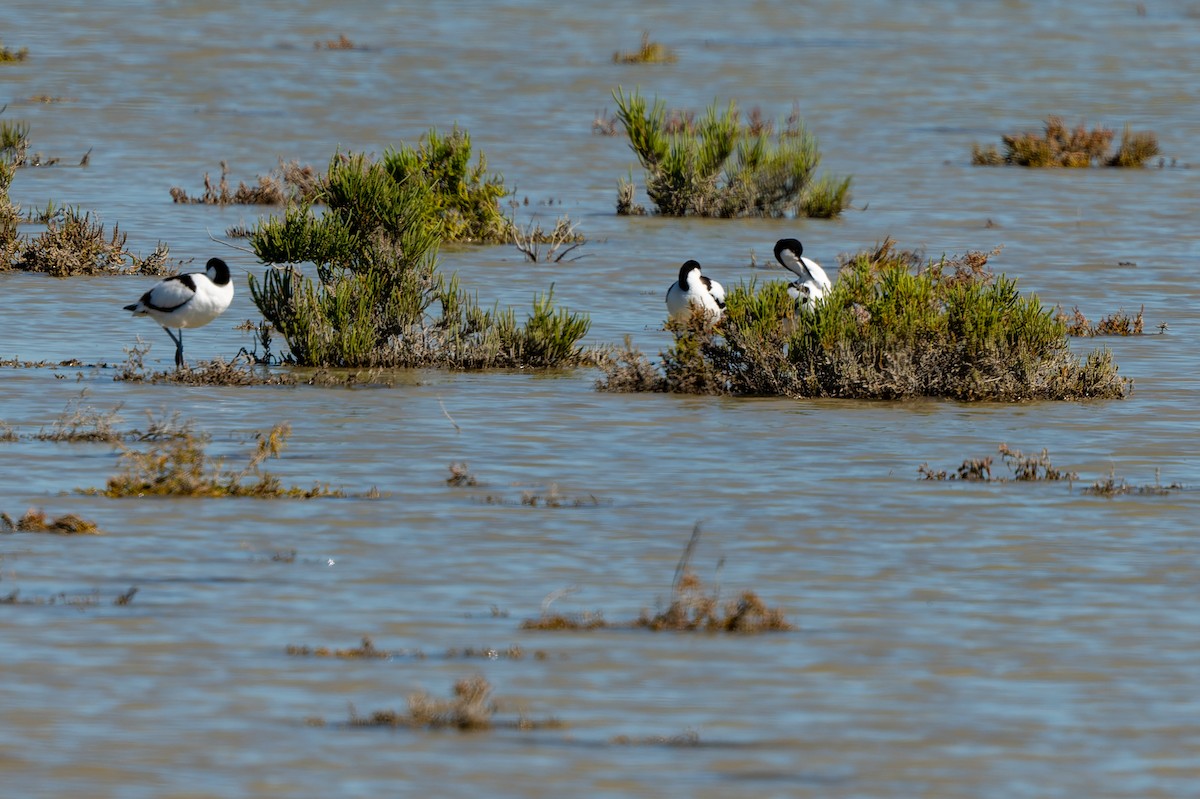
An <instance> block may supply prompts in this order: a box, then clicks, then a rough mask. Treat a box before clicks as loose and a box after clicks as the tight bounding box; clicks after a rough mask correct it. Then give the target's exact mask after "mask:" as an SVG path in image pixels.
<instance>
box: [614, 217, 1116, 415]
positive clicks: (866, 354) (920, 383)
mask: <svg viewBox="0 0 1200 799" xmlns="http://www.w3.org/2000/svg"><path fill="white" fill-rule="evenodd" d="M987 259H988V255H987V254H985V253H968V254H967V255H966V256H963V257H960V258H950V259H947V258H944V257H943V258H941V259H939V260H936V261H933V260H931V261H928V262H925V263H922V262H921V260H920V257H919V256H916V255H915V254H913V253H906V252H901V251H899V250H897V249H896V247H895V243H894V242H893V241H892V240H890V239H889V240H886V241H885V242H883V243H882V244H881V245H879V246H878V247H876V248H875V249H874V250H873V251H865V252H860V253H859V254H857V255H855V256H853V257H852V258H850V259H848V260H845V261H843V263H842V265H841V268H840V270H839V273H838V279H837V282H836V283H835V284H834V286H833V289H832V291H830V293H829V294H828V295H827V296H826V297H825V298H824V299H823V300H822V301H821V302H820V303H818V304H817V305H816V306H815V308H814V309H813V310H812V311H811V312H804V311H800V310H799V309H797V307H796V304H795V302H794V301H793V300H792V299H791V298H790V297H789V296H788V294H787V290H786V289H787V287H786V285H785V284H784V283H782V282H780V281H773V282H769V283H766V284H765V285H762V286H758V285H756V284H755V283H753V282H752V283H751V284H750V285H748V286H747V285H740V286H737V287H735V288H734V289H733V291H732V292H730V294H729V296H728V299H727V307H726V310H725V316H724V317H723V318H722V320H721V322H720V323H719V324H718V325H717V326H715V327H712V326H709V325H705V324H701V322H702V321H703V320H692V322H691V323H685V324H675V323H673V324H672V325H671V327H672V328H673V329H674V330H675V331H676V334H677V335H676V339H675V342H674V344H673V345H672V346H671V347H670V349H669V350H668V351H667V352H665V353H663V358H662V374H661V375H659V374H656V370H655V369H654V368H653V366H652V365H651V364H649V362H648V359H646V358H645V356H643V355H641V353H640V352H638V351H637V350H635V349H633V348H632V347H631V346H627V348H626V352H625V353H623V354H622V355H621V356H620V357H619V358H614V359H612V360H610V361H608V363H607V364H606V366H605V371H606V373H607V380H606V381H605V382H603V383H601V385H600V388H602V389H607V390H618V391H644V390H660V391H673V392H681V393H698V394H731V395H739V396H776V395H778V396H790V397H846V398H864V399H866V398H870V399H894V398H899V397H911V396H933V397H950V398H954V399H959V400H973V401H974V400H992V401H1010V402H1012V401H1023V400H1035V399H1060V400H1070V399H1091V398H1109V399H1116V398H1122V397H1124V396H1125V395H1126V394H1127V392H1128V391H1129V388H1130V381H1128V380H1126V379H1124V378H1121V377H1120V376H1119V375H1118V374H1117V367H1116V365H1115V364H1114V363H1113V361H1112V354H1111V352H1109V351H1108V350H1096V351H1094V352H1092V353H1090V354H1088V355H1086V356H1085V357H1083V358H1080V357H1079V356H1076V355H1074V354H1073V353H1072V352H1071V350H1070V347H1069V343H1068V336H1067V330H1066V325H1065V324H1064V322H1063V321H1062V320H1061V319H1060V318H1058V317H1057V316H1056V315H1055V313H1054V311H1053V309H1047V308H1045V307H1043V306H1042V304H1041V302H1040V301H1039V300H1038V298H1037V297H1036V295H1022V294H1021V293H1020V292H1019V291H1018V290H1017V285H1016V281H1015V280H1012V279H1009V278H1006V277H1005V276H1004V275H995V274H993V273H992V272H991V271H989V270H988V269H987V267H986V263H987Z"/></svg>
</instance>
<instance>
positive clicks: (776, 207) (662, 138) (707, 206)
mask: <svg viewBox="0 0 1200 799" xmlns="http://www.w3.org/2000/svg"><path fill="white" fill-rule="evenodd" d="M613 99H614V100H615V101H616V103H617V119H618V120H619V121H620V123H621V125H622V126H623V127H624V129H625V133H626V135H627V136H628V137H629V146H630V148H631V149H632V150H633V151H634V153H635V154H636V155H637V158H638V163H639V164H641V167H642V169H643V171H644V181H645V191H646V194H647V195H648V196H649V198H650V201H651V202H652V203H653V205H654V209H655V211H656V212H657V213H659V214H662V215H664V216H706V217H784V216H793V215H799V216H808V217H821V218H828V217H835V216H838V215H839V214H841V212H842V211H843V210H845V208H846V207H847V206H848V205H849V191H850V178H848V177H847V178H834V177H828V176H826V177H822V178H819V179H818V178H817V177H816V171H817V167H818V166H819V165H820V162H821V155H820V151H819V150H818V147H817V140H816V137H815V136H814V135H813V134H812V133H810V132H809V131H808V130H807V129H806V128H805V127H804V124H803V122H802V120H801V119H800V117H799V114H798V112H793V114H792V116H791V117H789V118H788V120H787V122H786V124H785V125H783V126H781V127H780V128H779V130H778V132H775V127H774V125H773V124H769V123H765V122H764V121H763V120H762V118H761V115H752V116H750V117H749V118H748V119H747V122H746V123H745V124H743V123H742V121H741V114H740V112H739V111H738V109H737V106H736V105H735V104H734V103H732V102H730V103H729V104H728V105H727V106H725V107H724V108H721V107H719V105H717V104H713V105H711V106H709V108H708V109H707V111H706V112H705V113H704V115H703V116H702V117H700V118H699V119H697V118H695V117H694V116H689V115H686V114H685V115H678V114H676V115H670V116H669V115H668V114H667V105H666V102H665V101H663V100H660V99H655V100H654V101H653V102H652V103H651V102H648V101H647V100H646V98H644V97H643V96H642V95H641V94H640V92H638V91H637V90H634V91H633V92H630V93H629V94H626V93H625V91H624V90H623V89H622V88H621V87H617V88H616V89H615V90H614V91H613ZM635 194H636V187H635V186H634V185H633V183H632V181H629V180H624V179H622V180H621V181H620V183H619V185H618V190H617V212H618V213H619V214H638V213H644V212H645V211H644V209H642V208H640V206H639V205H638V204H637V203H636V202H635V201H634V196H635Z"/></svg>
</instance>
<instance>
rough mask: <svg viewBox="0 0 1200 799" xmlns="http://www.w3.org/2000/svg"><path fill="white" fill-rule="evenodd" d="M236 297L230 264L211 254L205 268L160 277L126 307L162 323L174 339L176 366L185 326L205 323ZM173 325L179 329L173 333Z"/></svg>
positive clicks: (139, 314)
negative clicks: (198, 270) (230, 273)
mask: <svg viewBox="0 0 1200 799" xmlns="http://www.w3.org/2000/svg"><path fill="white" fill-rule="evenodd" d="M232 301H233V281H232V280H230V277H229V266H228V265H227V264H226V263H225V262H224V261H222V260H221V259H220V258H209V259H208V263H207V264H206V265H205V270H204V271H203V272H189V273H187V274H185V275H172V276H171V277H168V278H164V279H163V280H160V281H158V282H157V283H155V284H154V286H153V287H152V288H151V289H150V290H149V291H147V292H146V293H145V294H143V295H142V298H141V299H140V300H138V301H137V302H135V303H134V304H133V305H126V306H125V310H127V311H133V315H134V316H149V317H150V318H151V319H153V320H154V321H155V322H158V323H159V324H160V325H162V329H163V330H165V331H167V335H168V336H170V337H171V341H173V342H175V366H176V367H177V368H180V367H182V366H183V329H184V328H185V327H203V326H204V325H207V324H208V323H209V322H211V321H212V320H214V319H216V318H217V317H218V316H220V315H221V314H223V313H225V309H227V308H228V307H229V303H230V302H232ZM171 328H175V329H176V330H178V331H179V332H178V333H177V334H176V333H172V332H171Z"/></svg>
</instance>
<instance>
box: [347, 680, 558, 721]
mask: <svg viewBox="0 0 1200 799" xmlns="http://www.w3.org/2000/svg"><path fill="white" fill-rule="evenodd" d="M498 710H499V706H498V704H497V703H496V701H495V700H494V699H493V698H492V686H491V683H489V682H488V681H487V680H486V679H484V678H483V676H482V675H478V674H476V675H473V676H471V677H464V678H462V679H460V680H457V681H456V682H455V683H454V696H453V697H452V698H450V699H437V698H435V697H432V696H430V695H429V694H427V693H425V692H424V691H421V692H417V693H413V694H410V695H409V697H408V712H407V713H399V712H397V711H395V710H377V711H375V712H374V713H371V714H370V715H369V716H360V715H358V713H357V712H355V710H354V709H353V708H351V710H350V726H351V727H391V728H396V727H409V728H418V729H428V730H459V731H460V732H479V731H483V730H491V729H495V728H497V727H505V728H509V729H518V730H532V729H541V728H547V727H561V726H562V724H561V723H560V722H558V721H556V720H554V719H546V720H534V719H529V718H526V717H525V716H520V717H518V718H517V719H512V720H507V719H505V720H497V719H496V713H497V712H498Z"/></svg>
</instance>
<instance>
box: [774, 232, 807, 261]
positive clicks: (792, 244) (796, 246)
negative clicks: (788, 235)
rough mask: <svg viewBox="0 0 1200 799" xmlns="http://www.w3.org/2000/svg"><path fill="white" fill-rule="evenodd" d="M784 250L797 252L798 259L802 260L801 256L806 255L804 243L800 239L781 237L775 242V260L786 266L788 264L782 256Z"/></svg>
mask: <svg viewBox="0 0 1200 799" xmlns="http://www.w3.org/2000/svg"><path fill="white" fill-rule="evenodd" d="M784 250H790V251H791V252H793V253H795V255H796V260H800V256H802V255H804V245H803V244H801V243H800V239H780V240H779V241H777V242H775V260H776V261H779V263H781V264H783V265H784V266H787V264H786V263H784V260H783V257H782V256H783V251H784Z"/></svg>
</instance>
